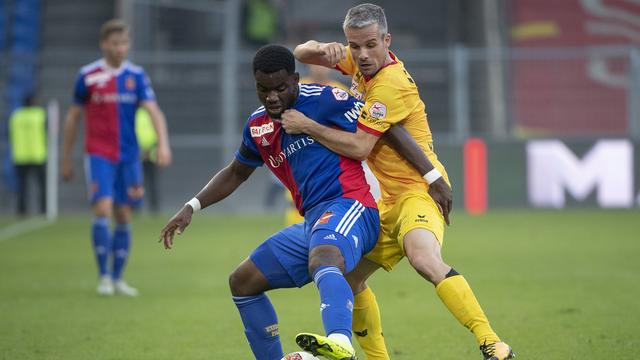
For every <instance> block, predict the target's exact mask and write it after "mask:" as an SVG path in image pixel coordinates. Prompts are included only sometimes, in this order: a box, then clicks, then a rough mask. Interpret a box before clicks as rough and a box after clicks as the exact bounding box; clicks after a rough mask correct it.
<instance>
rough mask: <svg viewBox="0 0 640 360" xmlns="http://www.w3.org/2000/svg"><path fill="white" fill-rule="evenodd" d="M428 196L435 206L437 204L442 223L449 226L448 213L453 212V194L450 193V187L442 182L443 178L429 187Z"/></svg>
mask: <svg viewBox="0 0 640 360" xmlns="http://www.w3.org/2000/svg"><path fill="white" fill-rule="evenodd" d="M429 195H431V197H432V198H433V200H434V201H435V202H436V204H438V207H440V211H441V212H442V216H444V222H445V223H447V225H451V223H450V222H449V213H450V212H451V210H453V201H452V199H453V192H452V191H451V186H449V184H447V182H446V181H444V178H443V177H440V178H439V179H438V180H436V181H434V182H432V183H431V184H430V185H429Z"/></svg>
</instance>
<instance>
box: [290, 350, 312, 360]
mask: <svg viewBox="0 0 640 360" xmlns="http://www.w3.org/2000/svg"><path fill="white" fill-rule="evenodd" d="M280 360H320V359H318V358H317V357H315V356H313V355H311V354H309V353H308V352H304V351H296V352H292V353H291V354H287V355H285V356H284V357H283V358H282V359H280Z"/></svg>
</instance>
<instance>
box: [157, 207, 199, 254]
mask: <svg viewBox="0 0 640 360" xmlns="http://www.w3.org/2000/svg"><path fill="white" fill-rule="evenodd" d="M192 216H193V208H191V206H190V205H185V206H183V207H182V209H180V211H178V212H177V213H176V214H175V215H173V217H172V218H171V219H170V220H169V222H168V223H167V225H165V226H164V228H163V229H162V231H160V240H158V242H162V243H163V244H164V248H165V249H171V247H172V246H173V237H174V236H175V234H176V233H177V234H178V235H180V234H182V232H183V231H184V229H185V228H186V227H187V226H189V223H191V217H192Z"/></svg>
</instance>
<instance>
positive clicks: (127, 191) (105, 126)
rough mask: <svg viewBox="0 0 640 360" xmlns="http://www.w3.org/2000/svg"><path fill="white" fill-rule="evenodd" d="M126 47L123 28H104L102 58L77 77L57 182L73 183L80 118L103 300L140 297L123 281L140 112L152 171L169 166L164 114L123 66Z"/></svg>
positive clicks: (140, 74)
mask: <svg viewBox="0 0 640 360" xmlns="http://www.w3.org/2000/svg"><path fill="white" fill-rule="evenodd" d="M129 46H130V42H129V30H128V27H127V25H126V24H124V23H123V22H122V21H120V20H110V21H107V22H106V23H105V24H104V25H102V28H101V29H100V49H101V50H102V54H103V56H104V57H103V58H102V59H99V60H97V61H95V62H93V63H91V64H89V65H86V66H84V67H83V68H82V69H81V70H80V73H79V74H78V77H77V79H76V83H75V88H74V93H73V104H72V105H71V106H70V107H69V110H68V112H67V115H66V118H65V123H64V140H63V153H62V176H63V178H64V180H66V181H69V180H71V179H72V178H73V176H74V170H73V163H72V160H71V155H72V152H73V145H74V143H75V138H76V133H77V128H78V124H79V122H80V119H81V116H82V113H83V110H84V117H85V119H86V123H85V130H86V133H85V151H86V157H85V171H86V177H87V184H88V186H89V196H90V201H91V204H92V208H93V213H94V219H93V226H92V231H91V236H92V239H93V248H94V251H95V256H96V260H97V263H98V272H99V276H100V278H99V282H98V287H97V291H98V293H99V294H100V295H107V296H108V295H113V294H114V293H118V294H122V295H127V296H136V295H137V294H138V291H137V289H135V288H133V287H131V286H129V285H128V284H127V283H126V282H125V281H124V280H123V278H122V274H123V271H124V267H125V264H126V262H127V258H128V256H129V249H130V244H131V229H130V222H131V207H132V206H135V205H137V204H139V203H140V202H141V200H142V197H143V195H144V188H143V186H142V170H141V164H140V153H139V148H138V143H137V140H136V134H135V122H134V121H135V113H136V109H137V108H138V106H142V107H143V108H145V109H146V110H147V111H148V112H149V115H150V116H151V120H152V122H153V125H154V127H155V130H156V133H157V135H158V153H157V163H158V166H167V165H169V164H170V163H171V150H170V148H169V139H168V135H167V125H166V120H165V117H164V114H163V113H162V111H161V110H160V108H159V107H158V105H157V103H156V99H155V95H154V92H153V89H152V88H151V84H150V82H149V79H148V77H147V75H146V74H145V72H144V70H143V69H142V68H141V67H139V66H136V65H134V64H132V63H130V62H129V61H127V60H126V57H127V53H128V51H129ZM112 217H115V229H114V230H113V232H112V231H110V222H111V218H112ZM110 257H111V258H112V262H111V264H109V258H110Z"/></svg>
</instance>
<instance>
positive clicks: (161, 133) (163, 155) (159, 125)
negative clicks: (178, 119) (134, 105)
mask: <svg viewBox="0 0 640 360" xmlns="http://www.w3.org/2000/svg"><path fill="white" fill-rule="evenodd" d="M141 106H142V107H143V108H144V109H145V110H147V112H148V113H149V116H150V117H151V122H152V123H153V127H154V129H155V130H156V134H158V161H157V164H158V166H160V167H165V166H169V165H171V147H170V146H169V131H168V130H167V120H166V118H165V116H164V113H163V112H162V110H160V107H159V106H158V103H157V102H155V101H144V102H142V104H141Z"/></svg>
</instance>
